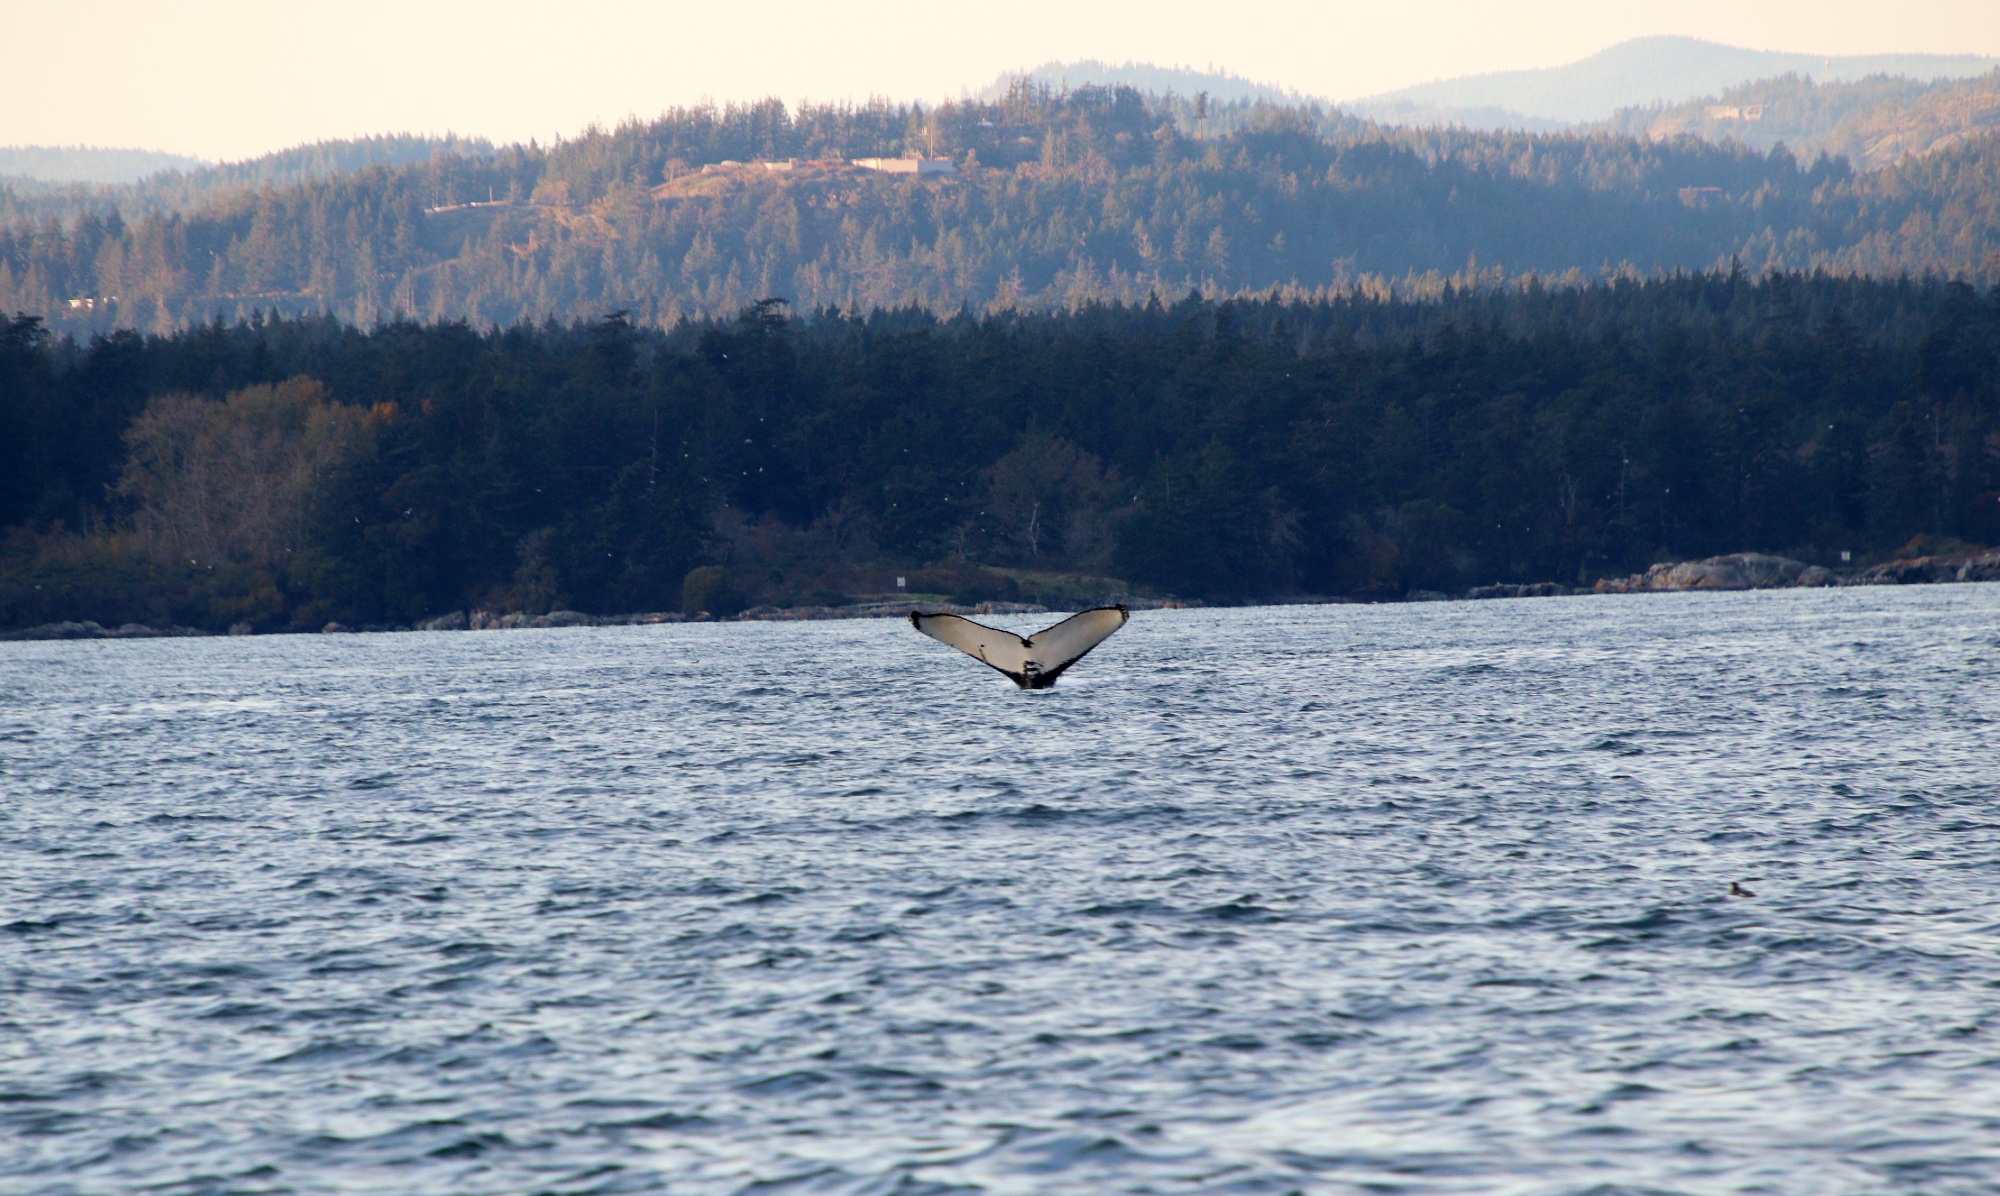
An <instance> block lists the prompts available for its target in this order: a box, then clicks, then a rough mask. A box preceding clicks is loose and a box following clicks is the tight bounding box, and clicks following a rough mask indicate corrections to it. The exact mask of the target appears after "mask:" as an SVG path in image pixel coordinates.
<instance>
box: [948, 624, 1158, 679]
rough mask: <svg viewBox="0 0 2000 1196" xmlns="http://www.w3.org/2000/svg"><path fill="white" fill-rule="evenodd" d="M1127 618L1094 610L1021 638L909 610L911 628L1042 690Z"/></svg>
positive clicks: (982, 625)
mask: <svg viewBox="0 0 2000 1196" xmlns="http://www.w3.org/2000/svg"><path fill="white" fill-rule="evenodd" d="M1131 617H1132V614H1131V612H1130V611H1127V610H1126V609H1125V608H1124V607H1123V606H1099V607H1094V608H1092V609H1090V610H1087V611H1084V612H1082V613H1081V614H1075V615H1071V616H1070V617H1069V618H1067V619H1064V620H1063V621H1062V622H1060V623H1057V624H1056V625H1055V626H1054V627H1045V628H1043V629H1042V630H1040V631H1037V632H1036V633H1035V634H1033V635H1031V636H1028V637H1027V638H1026V639H1023V638H1021V637H1020V636H1018V635H1015V634H1014V633H1013V632H1011V631H1002V630H1000V629H999V628H998V627H988V626H986V625H985V624H984V623H975V622H973V621H972V620H971V619H961V618H960V617H958V616H957V615H926V614H921V613H919V612H917V611H911V612H910V626H912V627H914V628H916V629H917V630H918V631H921V632H923V633H924V634H925V635H927V636H930V637H931V638H932V639H934V640H936V641H937V642H939V643H941V644H950V645H951V646H952V647H954V648H957V649H958V650H959V651H960V652H963V653H965V654H966V655H967V656H970V657H972V658H974V659H975V660H977V661H979V662H980V663H981V664H984V665H986V666H987V667H989V668H993V669H997V670H998V671H1000V672H1002V673H1005V674H1007V676H1008V678H1009V679H1010V680H1012V681H1013V682H1014V684H1016V685H1018V686H1020V687H1021V688H1022V689H1047V688H1048V687H1049V686H1051V685H1054V684H1055V683H1056V678H1058V677H1060V676H1062V674H1063V670H1064V669H1067V668H1068V667H1069V666H1071V665H1073V664H1075V663H1076V662H1077V661H1079V660H1082V659H1083V658H1084V656H1085V655H1086V654H1087V653H1088V652H1089V651H1090V650H1091V649H1092V648H1095V647H1096V646H1097V645H1099V644H1101V643H1103V642H1104V641H1105V640H1107V639H1109V638H1110V637H1111V633H1112V632H1114V631H1116V630H1118V629H1119V628H1120V627H1123V626H1125V621H1126V620H1127V619H1129V618H1131Z"/></svg>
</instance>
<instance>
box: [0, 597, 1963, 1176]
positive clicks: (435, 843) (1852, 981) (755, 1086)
mask: <svg viewBox="0 0 2000 1196" xmlns="http://www.w3.org/2000/svg"><path fill="white" fill-rule="evenodd" d="M1996 664H2000V586H1940V587H1919V588H1912V589H1906V590H1896V589H1889V590H1883V589H1875V590H1838V591H1812V592H1785V593H1767V594H1741V595H1635V596H1630V597H1619V598H1596V599H1549V600H1537V601H1519V602H1491V603H1469V604H1439V605H1420V606H1401V607H1344V608H1343V607H1332V608H1313V609H1289V610H1233V611H1162V612H1147V613H1141V614H1138V615H1135V616H1134V618H1133V620H1132V623H1131V624H1130V626H1128V627H1127V628H1126V629H1125V630H1124V631H1123V632H1122V633H1120V634H1119V635H1118V636H1117V637H1115V638H1114V639H1112V640H1111V641H1109V642H1108V643H1106V644H1105V646H1104V647H1102V648H1100V649H1099V650H1098V651H1097V652H1096V653H1095V654H1094V655H1092V656H1091V658H1090V659H1089V660H1087V661H1085V662H1084V663H1083V664H1082V665H1079V666H1078V667H1077V668H1076V669H1075V670H1074V671H1073V672H1072V673H1071V674H1070V675H1069V676H1068V677H1066V678H1065V679H1064V681H1063V683H1062V684H1061V685H1060V686H1059V687H1057V688H1056V689H1055V690H1053V691H1049V692H1047V693H1039V694H1027V693H1021V692H1017V691H1015V690H1014V689H1012V688H1011V687H1010V686H1009V685H1008V684H1007V683H1006V682H1005V681H1004V680H1002V679H1001V678H999V677H998V676H996V675H994V674H992V673H989V672H987V671H986V670H984V669H982V668H980V667H979V666H978V665H977V664H975V663H974V662H971V661H968V660H966V659H965V658H963V657H961V656H959V655H957V654H956V653H953V652H951V651H950V650H948V649H946V648H944V647H942V646H941V645H938V644H935V643H932V642H931V641H929V640H926V639H922V638H920V637H919V636H917V635H916V634H915V633H914V632H913V631H911V630H910V628H909V627H908V626H907V625H906V624H902V623H899V622H896V621H891V620H884V621H879V622H864V623H851V622H850V623H821V624H791V625H753V624H746V625H692V626H679V627H648V628H607V629H595V630H561V631H521V632H494V633H478V634H464V633H456V634H455V633H429V634H405V635H383V636H373V635H361V636H346V637H334V636H327V637H310V636H308V637H270V638H251V639H209V640H156V641H120V642H80V643H61V644H8V645H0V799H3V800H0V1190H4V1191H6V1192H8V1193H104V1192H124V1191H141V1190H143V1191H146V1192H153V1193H171V1194H191V1193H212V1192H213V1193H220V1192H241V1193H251V1192H259V1193H261V1192H311V1193H332V1192H342V1193H396V1194H417V1193H426V1194H427V1193H474V1194H483V1193H531V1192H547V1193H585V1192H673V1193H736V1192H746V1191H754V1192H758V1193H795V1192H796V1193H815V1194H837V1193H873V1194H886V1193H898V1194H901V1196H913V1194H917V1193H930V1192H946V1191H967V1192H970V1191H984V1192H995V1193H1039V1192H1062V1193H1072V1192H1074V1193H1115V1192H1152V1193H1181V1192H1185V1193H1220V1192H1232V1193H1265V1192H1269V1193H1280V1192H1293V1191H1301V1192H1312V1193H1322V1192H1324V1193H1349V1192H1353V1193H1360V1192H1377V1193H1380V1192H1407V1193H1596V1194H1599V1196H1609V1194H1615V1193H1640V1192H1646V1193H1661V1192H1689V1193H1722V1192H1745V1193H1748V1192H1768V1193H1786V1194H1791V1193H1850V1192H1851V1193H1862V1192H1867V1193H1924V1194H1927V1196H1935V1194H1941V1193H1968V1194H1970V1193H1979V1194H1982V1196H1990V1194H1991V1193H1993V1192H1995V1191H1996V1190H2000V806H1996V799H2000V735H1996V731H2000V721H1996V720H2000V683H1996ZM1731 881H1738V882H1741V883H1743V884H1745V885H1747V886H1748V887H1749V888H1750V889H1751V890H1752V891H1753V892H1754V893H1755V894H1756V896H1755V897H1750V898H1731V897H1729V896H1727V895H1726V893H1727V889H1728V886H1729V884H1730V882H1731Z"/></svg>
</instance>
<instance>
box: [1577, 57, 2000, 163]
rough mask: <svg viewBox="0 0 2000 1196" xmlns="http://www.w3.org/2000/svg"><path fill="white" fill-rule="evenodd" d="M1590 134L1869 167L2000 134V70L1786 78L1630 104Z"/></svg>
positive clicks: (1795, 76)
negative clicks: (1782, 152) (1666, 101)
mask: <svg viewBox="0 0 2000 1196" xmlns="http://www.w3.org/2000/svg"><path fill="white" fill-rule="evenodd" d="M1594 128H1595V129H1598V130H1602V131H1604V132H1609V133H1617V134H1624V135H1627V136H1639V137H1649V138H1655V139H1661V138H1670V137H1681V136H1692V137H1700V138H1702V139H1704V140H1707V141H1716V142H1720V141H1725V140H1734V141H1739V142H1742V143H1743V144H1745V145H1748V146H1751V147H1753V148H1755V149H1760V150H1770V149H1772V148H1773V147H1775V146H1777V145H1778V144H1780V143H1782V144H1784V145H1785V146H1786V147H1787V148H1788V149H1790V150H1791V151H1792V152H1793V153H1794V154H1797V155H1798V156H1799V157H1801V158H1812V157H1816V156H1818V155H1819V154H1828V155H1831V156H1834V157H1843V158H1846V159H1847V160H1848V161H1849V162H1851V163H1852V164H1853V165H1854V166H1855V168H1856V169H1861V170H1873V169H1878V168H1880V167H1884V166H1888V165H1891V164H1892V163H1894V162H1896V161H1898V160H1899V159H1901V158H1903V157H1905V156H1908V155H1924V154H1930V153H1934V152H1936V151H1938V150H1942V149H1946V148H1949V147H1951V146H1953V145H1957V144H1958V143H1960V142H1962V141H1964V140H1966V139H1967V138H1971V137H1978V136H1981V135H1983V134H1988V133H1993V132H1996V131H2000V71H1995V72H1992V73H1989V74H1985V75H1978V76H1974V77H1973V78H1970V79H1940V80H1937V81H1935V82H1930V83H1923V82H1919V81H1917V80H1915V79H1909V78H1899V77H1891V76H1884V75H1876V76H1871V77H1869V78H1866V79H1860V80H1856V81H1853V82H1842V83H1815V82H1814V81H1812V80H1811V79H1804V78H1800V77H1799V76H1797V75H1787V76H1784V77H1782V78H1778V79H1763V80H1759V81H1758V82H1755V83H1746V84H1743V85H1742V86H1740V87H1732V88H1730V89H1728V90H1727V91H1724V92H1722V93H1721V94H1719V95H1711V96H1705V97H1703V98H1701V99H1699V100H1695V101H1692V102H1690V103H1686V104H1675V105H1653V106H1649V107H1645V108H1627V109H1625V110H1623V111H1621V112H1619V113H1618V114H1617V115H1615V116H1613V117H1612V118H1611V119H1610V120H1608V121H1604V122H1602V123H1601V124H1599V125H1596V126H1594Z"/></svg>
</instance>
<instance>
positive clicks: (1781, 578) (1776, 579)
mask: <svg viewBox="0 0 2000 1196" xmlns="http://www.w3.org/2000/svg"><path fill="white" fill-rule="evenodd" d="M1974 581H2000V549H1984V550H1981V551H1978V552H1962V553H1955V554H1942V555H1937V556H1919V557H1906V558H1901V559H1898V560H1893V561H1885V562H1883V563H1881V564H1879V565H1872V566H1869V567H1867V568H1863V569H1858V570H1855V571H1853V572H1850V573H1845V574H1840V573H1835V572H1834V571H1833V570H1831V569H1828V568H1825V567H1823V566H1820V565H1808V564H1805V563H1804V562H1802V561H1795V560H1792V559H1791V558H1789V557H1781V556H1771V555H1768V554H1766V553H1761V552H1733V553H1730V554H1728V555H1726V556H1715V557H1709V558H1707V559H1705V560H1699V561H1681V562H1678V563H1672V564H1659V565H1654V566H1653V567H1652V568H1650V569H1648V570H1646V571H1645V572H1644V573H1634V574H1631V575H1630V576H1628V577H1619V578H1609V577H1607V578H1604V579H1602V580H1600V581H1598V582H1597V584H1596V585H1594V586H1591V587H1589V588H1584V589H1573V588H1571V587H1569V586H1565V585H1561V584H1559V583H1556V582H1550V581H1542V582H1523V583H1512V582H1499V583H1495V584H1493V585H1484V586H1473V587H1472V588H1471V589H1469V590H1465V591H1463V592H1461V593H1445V592H1443V591H1440V590H1412V591H1410V592H1409V593H1408V594H1406V595H1404V600H1405V601H1409V602H1465V601H1475V602H1476V601H1481V600H1485V599H1492V598H1560V597H1567V596H1569V595H1572V594H1644V593H1679V592H1685V591H1689V590H1778V589H1799V588H1810V587H1825V586H1890V585H1938V584H1950V583H1957V582H1974ZM1308 601H1321V602H1325V601H1335V602H1337V601H1345V600H1344V599H1338V598H1331V599H1328V598H1321V599H1308ZM1112 602H1121V603H1123V604H1124V605H1125V606H1127V607H1129V608H1130V609H1132V610H1161V609H1178V608H1183V607H1186V606H1189V605H1200V604H1199V603H1194V604H1190V603H1186V602H1180V601H1177V600H1175V599H1171V598H1166V599H1162V598H1137V597H1134V596H1132V595H1130V594H1122V595H1114V596H1112V597H1109V598H1107V599H1104V600H1103V604H1109V603H1112ZM914 607H922V608H923V609H924V610H927V611H936V612H939V613H943V614H954V615H1039V614H1046V613H1048V610H1049V608H1048V607H1046V606H1042V605H1039V604H1036V603H1032V602H981V603H978V604H977V605H972V606H960V605H955V604H953V603H949V602H917V601H912V600H910V599H897V600H893V601H873V602H857V603H852V604H849V605H846V606H789V607H777V606H753V607H751V608H750V609H748V610H745V611H741V612H739V613H736V614H731V615H711V614H709V613H708V612H707V611H699V612H697V613H695V614H683V613H681V612H679V611H648V612H644V613H639V614H625V615H589V614H585V613H583V612H582V611H576V610H556V611H550V612H549V613H547V614H545V615H531V614H525V613H523V612H520V611H505V612H501V611H490V610H473V611H462V610H455V611H452V612H451V613H449V614H444V615H439V616H437V617H436V618H433V619H425V620H422V621H421V622H418V623H414V624H393V625H392V624H366V625H363V626H359V627H349V626H347V625H345V624H342V623H328V624H326V625H325V626H324V627H321V628H320V629H319V630H320V634H323V635H338V634H341V633H345V632H352V631H512V630H520V629H526V628H533V627H625V626H633V625H644V624H655V623H782V622H804V621H818V620H827V619H900V618H902V617H903V616H904V615H906V614H908V613H909V612H910V610H911V609H912V608H914ZM215 634H217V633H216V632H213V631H204V630H202V629H201V628H198V627H164V628H155V627H147V626H144V625H142V624H139V623H126V624H124V625H123V626H120V627H103V626H100V625H98V624H96V623H92V622H89V621H88V620H85V621H82V622H67V623H44V624H42V625H41V626H39V627H25V628H21V629H19V630H16V631H4V632H0V640H86V639H154V638H159V637H164V636H191V635H215ZM223 634H228V635H250V634H253V628H251V627H250V625H249V624H247V623H239V624H237V625H236V626H234V627H231V628H230V629H229V630H228V632H226V633H223Z"/></svg>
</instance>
